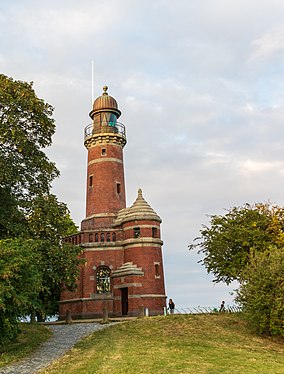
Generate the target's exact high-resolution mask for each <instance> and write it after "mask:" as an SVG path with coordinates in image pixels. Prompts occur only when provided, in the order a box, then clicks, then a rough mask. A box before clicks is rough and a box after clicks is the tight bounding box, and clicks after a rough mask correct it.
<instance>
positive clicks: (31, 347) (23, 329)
mask: <svg viewBox="0 0 284 374" xmlns="http://www.w3.org/2000/svg"><path fill="white" fill-rule="evenodd" d="M0 333H1V332H0ZM50 336H51V331H50V330H48V329H47V328H46V327H45V326H42V325H37V324H34V325H32V324H29V323H21V324H20V334H19V335H18V337H17V340H16V341H15V342H14V343H11V344H8V345H6V346H5V347H2V348H1V349H0V368H1V367H3V366H4V365H8V364H9V363H11V362H15V361H17V360H19V359H21V358H23V357H26V356H27V355H29V354H30V353H31V352H33V351H35V349H36V348H37V347H38V346H39V345H40V344H41V343H43V342H44V341H45V340H47V339H48V338H49V337H50Z"/></svg>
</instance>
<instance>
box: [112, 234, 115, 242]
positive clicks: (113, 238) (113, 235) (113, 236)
mask: <svg viewBox="0 0 284 374" xmlns="http://www.w3.org/2000/svg"><path fill="white" fill-rule="evenodd" d="M112 241H113V242H115V241H116V233H115V232H113V233H112Z"/></svg>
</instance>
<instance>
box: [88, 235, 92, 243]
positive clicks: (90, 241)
mask: <svg viewBox="0 0 284 374" xmlns="http://www.w3.org/2000/svg"><path fill="white" fill-rule="evenodd" d="M92 241H93V234H89V243H92Z"/></svg>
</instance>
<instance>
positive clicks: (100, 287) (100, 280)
mask: <svg viewBox="0 0 284 374" xmlns="http://www.w3.org/2000/svg"><path fill="white" fill-rule="evenodd" d="M96 278H97V279H96V280H97V293H106V292H110V269H109V268H107V267H100V268H98V270H97V276H96Z"/></svg>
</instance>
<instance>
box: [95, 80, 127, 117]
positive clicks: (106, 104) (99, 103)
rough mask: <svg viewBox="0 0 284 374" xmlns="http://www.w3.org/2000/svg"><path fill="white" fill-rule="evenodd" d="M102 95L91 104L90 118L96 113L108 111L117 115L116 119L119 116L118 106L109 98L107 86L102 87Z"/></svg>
mask: <svg viewBox="0 0 284 374" xmlns="http://www.w3.org/2000/svg"><path fill="white" fill-rule="evenodd" d="M103 90H104V92H103V94H102V95H101V96H99V97H97V98H96V100H95V101H94V104H93V110H92V111H91V113H90V116H91V117H92V116H93V115H94V114H95V113H98V112H101V111H103V112H105V111H110V112H115V113H116V114H117V118H118V117H119V116H120V115H121V112H120V110H119V109H118V104H117V101H116V100H115V99H114V98H113V97H112V96H110V95H109V94H108V93H107V90H108V86H104V87H103Z"/></svg>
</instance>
